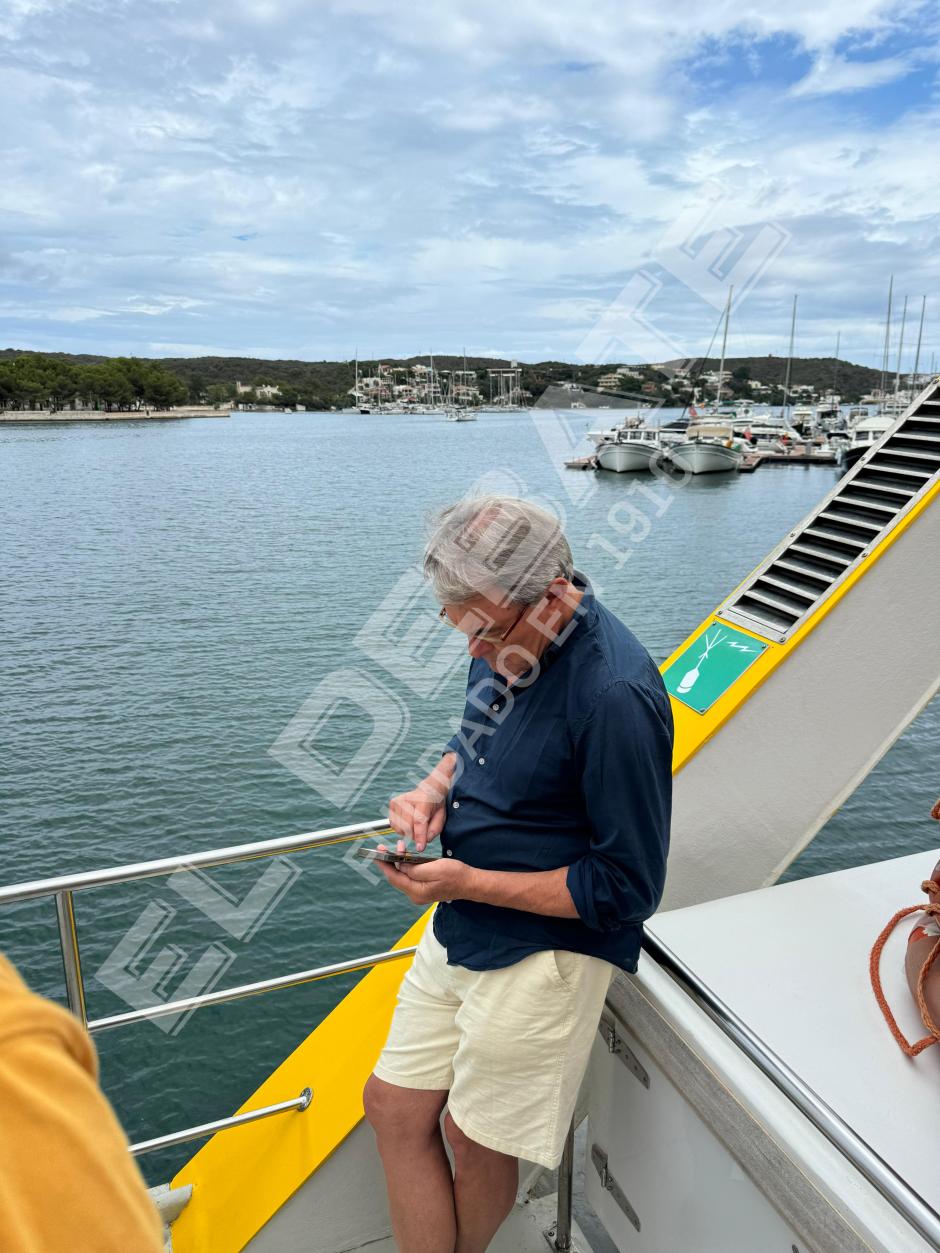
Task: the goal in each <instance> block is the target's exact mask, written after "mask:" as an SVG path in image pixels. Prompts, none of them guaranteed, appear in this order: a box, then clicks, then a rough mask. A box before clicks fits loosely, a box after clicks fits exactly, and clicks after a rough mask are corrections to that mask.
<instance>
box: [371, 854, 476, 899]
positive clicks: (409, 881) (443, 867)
mask: <svg viewBox="0 0 940 1253" xmlns="http://www.w3.org/2000/svg"><path fill="white" fill-rule="evenodd" d="M384 847H385V845H384V844H380V845H379V848H384ZM376 865H377V866H378V867H379V869H380V870H381V871H382V874H384V875H385V877H386V879H388V881H389V883H390V884H391V885H392V887H393V888H398V890H399V892H404V894H405V896H407V897H408V899H409V900H410V901H411V903H412V904H413V905H433V904H434V903H435V902H436V901H456V900H462V899H464V898H465V897H466V896H467V894H468V893H469V890H470V884H471V881H472V877H473V875H474V873H475V872H474V870H473V867H472V866H468V865H467V864H466V862H463V861H455V860H454V859H453V858H452V857H441V858H439V859H438V860H437V861H433V862H428V863H426V864H425V865H423V866H409V865H407V864H402V865H401V866H391V865H389V864H388V863H387V862H382V861H380V862H377V863H376Z"/></svg>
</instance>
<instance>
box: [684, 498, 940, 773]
mask: <svg viewBox="0 0 940 1253" xmlns="http://www.w3.org/2000/svg"><path fill="white" fill-rule="evenodd" d="M938 495H940V483H938V484H936V485H935V486H934V487H932V488H931V489H930V491H928V492H925V493H924V495H923V497H922V498H921V499H920V500H919V501H918V502H917V504H916V505H915V506H914V507H913V508H912V509H911V511H910V512H909V513H908V514H906V515H905V517H903V518H902V519H901V521H900V522H898V524H897V525H896V526H895V527H894V529H893V530H892V531H890V532H889V533H888V535H887V536H885V538H884V539H883V540H882V541H881V543H880V544H878V545H877V547H875V548H874V549H872V551H871V552H870V553H869V554H868V556H867V557H866V558H865V560H864V561H862V562H861V563H860V564H859V566H858V567H857V569H855V570H853V572H852V573H851V574H850V575H849V576H848V578H846V579H845V581H844V582H843V583H841V584H840V585H839V587H838V588H836V590H835V591H834V592H833V593H832V595H831V596H829V597H828V598H827V599H826V600H824V601H823V603H822V604H821V605H820V606H819V608H818V609H817V610H816V611H815V613H813V614H812V615H811V616H810V617H809V618H808V619H807V621H806V622H805V623H804V624H803V625H802V626H801V627H800V628H799V629H798V630H796V631H794V633H793V634H792V635H791V636H790V638H789V639H788V640H787V641H786V643H784V644H776V643H774V642H772V641H771V642H769V643H767V648H766V650H765V651H764V652H763V653H761V655H760V656H759V657H758V658H757V659H756V660H755V661H754V662H753V663H752V664H751V665H750V666H749V667H748V668H747V670H745V672H744V674H743V675H742V676H741V677H740V678H739V679H738V680H737V681H736V682H735V683H732V685H731V686H730V687H729V688H728V690H727V691H726V692H725V693H724V694H723V695H722V696H720V697H719V698H718V700H716V701H715V703H714V705H712V707H711V708H710V709H709V710H708V711H707V712H706V713H704V714H699V713H696V712H695V710H693V709H690V708H689V707H688V706H687V705H683V704H682V702H681V701H678V700H675V699H674V698H673V697H670V700H671V701H672V712H673V718H674V720H675V728H676V736H675V746H674V748H673V758H672V768H673V771H677V770H681V769H682V767H683V766H684V765H685V763H686V762H687V761H688V760H689V758H691V757H693V756H694V755H695V754H696V753H697V752H698V750H699V749H700V748H701V747H702V745H703V744H705V743H706V742H707V741H708V740H710V739H711V738H712V736H713V735H714V734H715V733H716V732H717V731H718V730H720V728H721V727H722V726H723V725H724V724H725V723H726V722H727V721H728V719H729V718H730V717H731V716H732V715H733V714H734V713H735V712H736V711H737V710H738V709H739V708H740V706H741V705H742V704H743V703H744V702H745V701H746V700H747V699H748V697H749V696H750V695H751V694H752V693H753V692H754V691H756V690H757V688H758V687H760V685H761V684H762V683H763V682H764V680H765V679H766V678H767V677H768V675H770V674H772V673H773V671H774V670H776V668H777V666H779V665H780V663H781V662H783V661H785V660H786V658H787V657H788V656H789V655H790V654H791V653H792V652H793V651H794V650H795V649H797V648H799V646H800V645H801V644H802V643H803V641H804V640H805V639H806V637H807V636H808V635H809V634H810V632H811V631H813V630H814V629H815V628H816V627H817V626H818V625H819V624H820V622H822V621H823V619H824V618H825V617H826V615H827V614H828V613H831V611H832V610H833V609H834V608H835V606H836V605H837V604H838V603H839V601H840V600H841V599H842V597H843V596H845V595H846V594H847V593H848V592H849V591H850V590H851V588H853V587H854V586H855V584H856V583H857V582H858V581H859V579H861V578H863V577H864V576H865V575H866V574H867V573H868V571H869V570H870V569H871V568H872V566H873V565H874V564H875V562H876V561H878V560H879V559H880V558H881V557H882V556H883V555H884V554H885V553H886V552H887V551H888V550H889V549H890V547H891V545H892V544H894V543H895V542H896V541H897V540H898V539H899V538H900V536H901V535H903V534H904V532H905V531H906V530H907V528H908V527H909V526H911V525H912V524H913V522H914V520H915V519H916V518H917V517H919V516H920V514H921V513H923V511H924V510H925V509H927V508H928V506H929V505H931V504H932V503H933V502H934V501H935V500H936V499H937V497H938ZM717 622H720V619H719V618H717V617H716V616H715V615H714V614H710V615H709V617H708V618H706V619H705V621H704V622H701V623H699V624H698V626H696V628H695V630H694V631H692V632H691V633H690V634H689V636H688V638H687V639H685V640H683V642H682V643H681V644H680V645H679V647H678V648H677V649H676V650H675V652H674V653H673V654H672V655H671V656H670V657H668V658H667V659H666V661H665V662H664V663H663V665H662V666H661V669H662V670H665V669H666V668H667V667H668V666H669V665H671V664H672V662H673V661H674V660H675V659H676V657H678V656H680V655H681V653H682V652H683V651H684V649H686V648H687V647H688V646H689V644H690V643H691V642H692V640H693V639H694V638H695V636H696V635H698V633H699V631H701V630H702V628H703V627H707V626H711V625H712V624H713V623H717ZM735 630H738V631H744V632H745V634H747V635H753V636H754V638H755V639H760V640H764V642H767V641H766V639H765V637H764V636H762V635H758V634H757V632H756V631H748V630H747V628H746V627H742V626H740V625H739V624H738V623H735Z"/></svg>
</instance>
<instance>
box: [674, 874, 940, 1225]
mask: <svg viewBox="0 0 940 1253" xmlns="http://www.w3.org/2000/svg"><path fill="white" fill-rule="evenodd" d="M938 856H940V853H938V852H936V851H934V852H925V853H918V854H916V855H915V856H911V857H902V858H898V859H895V860H893V861H888V862H881V863H878V864H876V865H872V866H864V867H861V868H859V869H856V870H850V871H843V872H840V873H838V874H830V875H820V876H818V877H816V878H813V879H805V880H801V881H799V882H796V883H788V884H780V885H778V886H776V887H773V888H769V889H765V890H763V891H757V892H748V893H746V894H743V895H741V896H737V897H729V898H725V899H724V900H718V901H711V902H708V903H706V904H703V905H696V906H692V907H689V908H686V909H681V910H676V911H674V912H670V913H665V914H661V915H658V916H657V917H656V918H654V919H653V921H652V922H651V923H650V924H649V930H650V931H651V932H653V933H654V934H655V936H656V937H658V938H659V939H660V940H661V941H662V942H663V943H664V944H665V945H667V946H668V947H669V948H670V949H671V950H672V951H673V952H674V953H675V955H676V956H677V957H678V958H680V960H681V961H683V962H684V963H685V964H686V965H687V966H688V967H689V968H690V969H691V970H692V971H693V973H694V974H695V975H697V976H698V978H699V979H700V980H702V982H703V983H705V984H707V986H708V987H709V988H710V989H711V990H712V991H713V992H714V994H715V995H716V996H718V997H719V998H720V999H721V1000H723V1001H724V1002H725V1004H726V1005H727V1006H728V1007H729V1008H730V1009H731V1010H732V1011H733V1012H734V1013H735V1014H737V1015H738V1017H739V1018H741V1019H742V1020H743V1021H744V1022H745V1024H746V1025H747V1026H748V1027H749V1028H750V1029H751V1030H752V1031H753V1032H754V1033H755V1034H756V1035H757V1036H759V1037H760V1039H761V1040H762V1041H763V1042H764V1044H765V1045H767V1046H768V1047H769V1048H770V1049H772V1050H773V1051H774V1052H775V1053H776V1054H777V1055H778V1056H779V1057H780V1058H781V1059H782V1061H783V1062H785V1063H786V1064H787V1065H788V1066H789V1067H790V1068H791V1069H792V1070H793V1071H795V1072H796V1073H797V1074H798V1075H799V1076H800V1078H801V1079H802V1080H803V1081H804V1082H805V1083H806V1084H807V1085H808V1086H809V1087H810V1088H812V1089H813V1091H814V1092H815V1093H816V1095H817V1096H818V1097H820V1098H821V1099H822V1100H823V1101H825V1102H826V1104H828V1105H829V1106H830V1107H831V1108H832V1109H833V1110H834V1111H835V1113H836V1114H838V1115H839V1116H840V1117H841V1118H842V1119H843V1120H844V1121H845V1122H846V1123H847V1124H848V1125H849V1126H850V1127H851V1128H852V1129H853V1130H854V1131H855V1132H856V1133H857V1134H858V1135H859V1136H860V1137H861V1138H862V1139H863V1140H864V1141H865V1142H866V1143H867V1144H868V1145H869V1147H870V1148H871V1149H873V1150H874V1152H875V1153H877V1154H878V1155H879V1156H880V1157H881V1158H882V1159H883V1160H884V1161H885V1162H886V1163H887V1164H888V1165H889V1166H890V1167H891V1168H892V1169H893V1170H894V1171H895V1172H896V1173H897V1174H899V1175H900V1176H901V1177H902V1178H904V1179H905V1180H906V1181H907V1183H908V1184H909V1186H910V1187H911V1188H913V1189H914V1190H915V1191H916V1192H918V1193H919V1194H920V1196H921V1197H922V1198H923V1199H924V1200H925V1201H927V1202H928V1204H936V1201H937V1197H938V1196H940V1045H936V1046H934V1047H932V1048H929V1049H927V1050H926V1051H925V1052H924V1053H922V1054H921V1055H920V1056H919V1057H918V1058H916V1059H914V1060H910V1059H909V1058H907V1057H906V1056H905V1055H904V1054H903V1053H902V1052H901V1050H900V1048H899V1047H898V1045H897V1044H896V1043H895V1041H894V1039H893V1037H892V1036H891V1034H890V1032H889V1030H888V1027H887V1025H886V1024H885V1022H884V1019H883V1018H882V1015H881V1011H880V1010H879V1008H878V1005H877V1003H876V1002H875V998H874V995H873V994H872V991H871V987H870V984H869V977H868V957H869V952H870V950H871V946H872V944H873V943H874V941H875V939H876V937H877V936H878V934H879V932H880V931H881V929H882V927H883V926H884V925H885V924H886V923H887V921H888V919H889V918H890V917H891V916H892V914H894V913H895V911H896V910H898V909H900V908H902V907H903V906H905V905H912V904H914V903H916V902H918V901H924V900H925V899H926V898H925V897H924V894H923V893H922V892H921V891H920V884H921V882H922V880H924V879H926V878H928V877H929V876H930V872H931V871H932V869H933V866H934V864H935V862H936V861H937V858H938ZM912 922H913V920H912V919H911V920H908V919H905V920H904V921H902V922H901V924H900V925H899V926H898V928H897V929H896V931H895V934H894V936H893V937H892V939H891V940H890V941H889V942H888V945H887V947H886V948H885V951H884V954H883V956H882V980H883V984H884V990H885V994H886V996H887V998H888V1002H889V1004H890V1005H891V1007H892V1009H893V1011H894V1013H895V1016H896V1018H897V1021H898V1024H899V1026H900V1028H901V1030H902V1031H903V1032H904V1033H905V1035H906V1036H907V1038H908V1039H919V1038H920V1037H921V1036H923V1035H924V1029H923V1024H922V1023H921V1022H920V1018H919V1015H918V1013H917V1008H916V1006H915V1004H914V1001H913V999H912V997H911V995H910V992H909V991H908V986H907V980H906V978H905V976H904V951H905V945H906V943H907V936H908V933H909V931H910V928H911V925H912ZM782 958H785V960H782Z"/></svg>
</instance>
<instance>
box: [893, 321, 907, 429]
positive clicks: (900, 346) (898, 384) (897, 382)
mask: <svg viewBox="0 0 940 1253" xmlns="http://www.w3.org/2000/svg"><path fill="white" fill-rule="evenodd" d="M906 321H907V297H906V296H905V297H904V312H903V313H902V314H901V337H900V339H899V340H898V369H897V373H896V374H895V376H894V399H895V400H897V398H898V391H899V390H900V387H901V353H902V352H903V351H904V323H905V322H906ZM896 412H897V407H895V413H896Z"/></svg>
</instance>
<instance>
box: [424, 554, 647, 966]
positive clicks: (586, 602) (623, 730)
mask: <svg viewBox="0 0 940 1253" xmlns="http://www.w3.org/2000/svg"><path fill="white" fill-rule="evenodd" d="M575 582H576V583H577V585H578V586H583V581H582V579H581V577H580V576H577V577H576V579H575ZM445 751H454V752H456V753H457V754H458V759H459V760H458V763H457V769H456V771H455V773H454V782H453V785H452V787H451V791H450V793H449V795H448V798H447V821H446V824H445V826H444V830H443V832H442V834H441V847H442V850H443V854H444V856H445V857H456V858H459V859H460V860H461V861H465V862H467V863H468V864H469V865H471V866H477V867H479V868H481V869H485V870H529V871H531V870H555V869H557V868H558V867H560V866H567V867H568V868H569V869H568V875H567V885H568V890H569V892H570V893H571V897H572V899H573V901H574V904H575V907H576V908H577V911H578V915H579V916H578V917H577V918H551V917H547V916H545V915H543V914H531V913H526V912H524V911H522V910H516V909H505V908H503V907H501V906H496V905H484V904H479V903H478V902H475V901H461V900H458V901H451V902H449V903H446V904H440V905H438V907H437V909H436V911H435V913H434V934H435V935H436V937H437V939H438V940H439V941H440V943H441V944H443V945H444V946H445V948H446V949H447V958H448V962H449V963H450V964H451V965H459V966H466V967H469V968H470V969H471V970H493V969H497V968H499V967H501V966H510V965H512V964H513V963H514V962H517V961H520V960H521V959H522V958H523V957H526V956H528V954H530V953H534V952H537V951H538V950H540V949H569V950H571V951H573V952H577V953H589V954H591V955H592V956H595V957H602V958H604V959H605V960H606V961H609V962H612V963H613V964H614V965H615V966H620V967H622V968H623V969H625V970H630V971H633V970H635V969H636V964H637V957H638V955H639V951H640V940H641V936H642V930H643V926H642V924H643V922H644V921H645V919H647V918H649V917H650V915H651V914H652V913H653V912H654V911H655V910H656V907H657V906H658V904H659V901H660V898H661V896H662V891H663V884H664V881H665V876H666V853H667V850H668V847H669V820H670V811H671V801H672V709H671V707H670V704H669V697H668V696H667V694H666V689H665V687H664V685H663V681H662V678H661V676H660V673H659V671H658V669H657V668H656V666H655V665H654V664H653V660H652V658H651V657H650V655H649V654H648V653H647V651H646V649H645V648H643V646H642V645H641V644H640V643H639V641H638V640H637V639H636V637H635V636H634V635H633V634H632V633H631V632H630V631H628V630H627V628H626V627H625V626H624V625H623V623H622V622H620V621H619V620H618V619H617V618H615V617H614V615H613V614H612V613H610V612H609V610H607V609H605V608H604V606H603V605H602V604H600V603H599V602H598V601H597V600H596V599H595V597H594V596H593V595H592V593H591V592H590V590H587V589H586V590H585V591H584V593H583V596H582V599H581V603H580V605H579V606H578V609H577V611H576V613H575V616H574V618H572V620H571V623H570V624H569V626H568V627H566V628H565V629H564V630H563V631H562V632H561V634H560V636H559V638H558V640H557V641H555V642H553V643H552V644H550V645H549V647H548V648H547V649H546V650H545V652H544V653H543V654H542V656H541V657H540V658H539V661H538V664H537V665H536V666H535V667H533V669H532V670H531V671H530V672H529V674H528V675H523V676H522V677H521V678H520V679H518V680H516V682H515V683H513V684H512V686H511V687H510V686H508V685H507V683H506V681H505V679H504V678H503V677H501V676H500V675H497V674H496V673H494V671H493V670H491V669H490V667H489V666H488V665H487V663H486V662H485V661H483V660H482V659H480V658H474V659H473V661H472V662H471V664H470V674H469V678H468V681H467V704H466V709H465V711H464V715H463V719H462V721H461V727H460V731H458V732H457V734H456V735H455V736H454V737H453V738H452V739H451V741H450V742H449V744H448V745H447V749H446V750H445Z"/></svg>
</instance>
